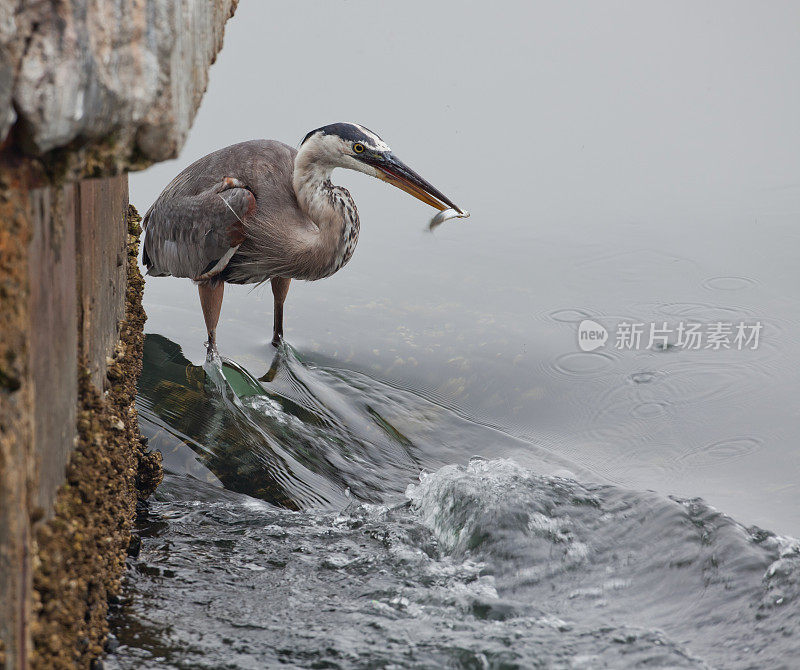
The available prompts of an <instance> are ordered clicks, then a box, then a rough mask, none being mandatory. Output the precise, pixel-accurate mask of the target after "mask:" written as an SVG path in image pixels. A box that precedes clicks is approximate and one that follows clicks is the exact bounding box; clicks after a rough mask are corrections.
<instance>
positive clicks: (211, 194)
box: [142, 173, 256, 279]
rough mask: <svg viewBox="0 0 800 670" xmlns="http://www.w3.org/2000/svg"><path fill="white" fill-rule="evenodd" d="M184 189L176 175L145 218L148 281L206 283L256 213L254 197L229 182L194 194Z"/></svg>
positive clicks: (224, 262) (237, 183)
mask: <svg viewBox="0 0 800 670" xmlns="http://www.w3.org/2000/svg"><path fill="white" fill-rule="evenodd" d="M185 187H186V181H185V175H184V173H181V175H178V177H176V179H175V180H173V182H172V183H171V184H170V185H169V186H167V188H166V189H164V192H163V193H162V194H161V195H160V196H159V198H158V200H156V202H155V203H154V204H153V206H152V207H151V208H150V210H149V211H148V212H147V214H146V215H145V218H144V221H143V227H144V229H145V241H144V252H143V256H142V260H143V262H144V264H145V265H146V266H147V270H148V274H150V275H155V276H161V277H163V276H169V275H171V276H173V277H190V278H192V279H209V278H211V277H213V276H214V275H216V274H218V273H219V272H221V271H222V270H223V269H225V266H226V265H227V264H228V262H229V261H230V259H231V258H232V257H233V254H234V253H236V250H237V249H238V247H239V245H240V244H242V242H244V240H245V239H246V235H245V232H244V219H245V217H246V216H247V215H248V214H249V213H251V212H252V211H253V210H254V209H255V205H256V201H255V196H254V195H253V193H252V191H250V190H249V189H248V188H247V187H246V185H245V184H244V183H243V182H241V181H240V180H238V179H235V178H231V177H226V178H224V179H222V180H221V181H218V182H217V183H214V184H212V185H211V186H209V187H208V188H205V189H204V190H202V191H200V192H199V193H191V192H190V193H186V192H185V191H186V190H187V189H186V188H185Z"/></svg>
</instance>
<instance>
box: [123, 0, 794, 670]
mask: <svg viewBox="0 0 800 670" xmlns="http://www.w3.org/2000/svg"><path fill="white" fill-rule="evenodd" d="M798 26H800V10H798V8H797V6H796V5H792V4H781V3H771V4H770V5H768V6H763V5H762V6H756V5H749V4H741V5H738V4H737V5H731V4H729V3H725V4H724V5H723V4H722V3H719V4H715V3H710V4H707V5H704V6H703V7H697V6H696V5H693V4H688V3H686V4H681V3H675V4H670V6H668V7H667V6H664V7H662V8H653V7H649V8H648V7H641V6H637V7H635V8H632V7H631V6H630V5H623V4H619V5H618V4H614V3H611V4H607V3H605V4H604V5H603V7H602V8H601V7H599V6H596V5H594V4H586V5H581V6H578V5H570V7H561V6H556V5H539V4H530V3H506V4H504V5H503V6H502V11H500V10H499V9H498V8H496V7H493V6H491V7H490V6H489V5H485V4H481V5H478V4H474V5H470V4H469V3H467V4H464V3H459V4H458V5H457V6H456V5H449V4H448V5H445V4H442V5H433V6H431V5H428V4H418V5H416V4H414V3H411V4H409V3H404V4H403V5H402V6H391V7H390V6H388V5H380V6H378V5H374V4H372V3H366V2H348V3H326V4H324V5H323V4H318V5H313V6H311V7H309V6H306V5H299V4H298V5H295V6H291V5H280V6H274V5H272V4H270V5H267V4H262V3H256V2H249V3H247V2H245V3H242V5H241V7H240V8H239V11H238V13H237V16H236V17H235V18H234V19H233V21H232V22H231V23H230V24H229V27H228V32H227V35H226V46H225V50H224V51H223V53H222V54H221V56H220V58H219V61H218V63H217V64H216V65H215V66H214V67H213V68H212V71H211V84H210V86H209V90H208V93H207V95H206V98H205V101H204V103H203V107H202V109H201V110H200V113H199V115H198V118H197V121H196V123H195V126H194V129H193V131H192V134H191V136H190V138H189V141H188V143H187V145H186V147H185V149H184V151H183V154H182V155H181V157H180V159H179V160H178V161H174V162H172V163H169V164H164V165H160V166H156V167H154V168H152V169H150V170H148V171H147V172H145V173H142V174H140V175H136V176H133V177H132V180H131V185H132V201H133V202H134V203H135V204H137V206H139V208H140V210H142V211H143V210H145V209H146V208H147V207H148V206H149V204H150V203H151V202H152V200H153V199H154V198H155V197H156V196H157V195H158V193H159V192H160V190H161V188H162V187H163V186H164V185H165V184H166V183H167V182H168V181H169V180H170V179H171V178H172V176H174V175H175V174H176V173H177V172H178V171H179V170H180V169H181V168H182V167H184V166H185V165H187V164H188V163H190V162H191V161H192V160H194V159H195V158H197V157H199V156H201V155H203V154H205V153H207V152H209V151H211V150H213V149H215V148H218V147H220V146H224V145H226V144H230V143H232V142H235V141H239V140H243V139H249V138H253V137H274V138H277V139H282V140H284V141H286V142H287V143H290V144H296V143H297V142H298V141H299V139H300V138H302V137H303V135H304V134H305V133H306V132H307V131H308V130H309V129H311V128H314V127H317V126H320V125H323V124H325V123H328V122H332V121H336V120H354V121H358V122H361V123H364V124H365V125H367V126H368V127H371V128H373V129H375V130H376V131H377V132H378V133H380V134H381V135H382V136H383V137H384V139H386V140H387V142H389V143H390V145H391V146H392V147H393V149H394V150H395V152H396V153H397V154H398V155H400V156H401V157H402V158H403V159H404V160H406V161H407V162H408V163H409V164H410V165H411V166H412V167H414V168H415V169H417V170H418V171H419V172H420V173H421V174H423V175H424V176H426V177H427V178H428V179H429V180H431V181H432V182H433V183H434V184H436V185H437V186H438V187H440V188H441V189H442V190H443V191H444V192H445V193H447V194H448V195H450V196H451V197H452V198H453V199H454V200H455V201H456V202H458V203H459V204H462V205H463V206H464V207H466V208H467V209H469V210H470V211H471V212H472V217H471V218H470V219H467V220H465V221H459V220H456V221H451V222H447V223H446V224H445V225H443V226H441V227H440V228H438V229H437V231H436V232H435V234H433V235H431V234H428V233H425V232H423V230H424V228H425V224H426V222H427V220H428V218H429V217H430V216H431V214H432V213H433V212H432V210H430V209H428V208H426V207H425V206H424V205H422V204H421V203H418V202H417V201H415V200H412V199H410V198H408V196H406V195H405V194H404V193H402V192H400V191H396V190H393V189H389V188H387V187H386V186H385V185H383V184H381V183H379V182H377V181H374V180H370V179H369V178H367V177H365V176H363V175H355V174H347V173H341V174H339V173H337V174H335V175H334V177H335V178H336V180H337V181H338V182H339V183H341V184H344V185H346V186H347V187H348V188H350V190H351V192H352V193H353V196H354V197H355V199H356V201H357V203H358V206H359V212H360V214H361V219H362V234H361V241H360V243H359V247H358V250H357V252H356V254H355V256H354V257H353V260H352V261H351V262H350V264H349V265H348V266H347V267H346V268H344V269H343V270H342V271H340V272H339V273H338V274H337V275H335V276H334V277H333V278H331V279H329V280H325V281H322V282H317V283H308V284H306V283H297V282H295V283H293V284H292V288H291V290H290V293H289V298H288V302H287V308H286V309H287V316H286V330H287V340H288V346H286V347H283V348H281V349H280V350H279V351H277V352H276V350H275V349H274V348H272V347H271V346H270V345H269V344H268V342H269V339H270V338H271V322H272V315H271V304H272V296H271V293H270V291H269V288H259V289H255V290H252V289H250V288H248V287H228V288H226V295H225V302H224V305H223V311H222V320H221V326H220V329H219V335H218V337H219V342H220V351H221V353H222V354H223V363H224V364H223V366H222V367H221V368H220V367H218V366H205V367H203V366H202V362H203V359H204V348H203V346H202V343H203V341H204V339H205V332H204V327H203V320H202V314H201V312H200V308H199V303H198V299H197V295H196V288H195V287H194V286H192V284H191V283H190V282H188V281H187V280H177V279H159V278H156V279H151V280H148V282H147V291H146V296H145V302H146V309H147V313H148V316H149V320H148V323H147V332H148V333H149V334H148V338H147V343H146V352H145V369H144V373H143V375H142V380H141V384H140V391H141V394H140V399H139V404H140V418H141V422H142V428H143V432H144V433H145V434H146V436H147V437H148V438H150V443H151V446H153V447H156V448H159V449H160V450H161V451H162V452H163V453H164V456H165V466H166V469H167V471H168V473H169V474H168V476H167V477H166V479H165V482H164V484H163V485H162V487H161V489H160V490H159V492H158V494H157V496H156V501H154V502H153V503H152V504H151V505H150V508H149V510H147V511H143V514H142V522H141V524H140V534H141V536H142V545H141V546H142V549H141V553H140V554H139V555H138V556H136V557H132V558H131V559H130V564H131V570H130V574H129V580H128V584H127V586H126V594H125V597H124V598H123V604H122V605H121V606H120V607H118V608H117V611H116V612H115V614H114V619H113V623H114V628H115V632H116V637H117V639H118V641H119V643H120V647H119V648H118V649H117V650H116V652H115V653H114V654H113V655H110V656H109V657H108V659H107V663H109V664H110V665H111V667H124V668H129V667H140V666H141V665H142V664H144V665H146V667H215V668H216V667H236V668H238V667H269V666H272V665H278V664H283V665H285V666H288V667H292V666H294V667H447V666H449V667H469V668H472V667H475V668H482V667H535V666H536V665H541V666H542V667H587V668H596V667H635V666H637V665H645V664H649V667H709V666H710V667H714V666H719V667H780V666H781V663H784V664H785V665H786V667H790V665H791V663H790V661H789V659H791V658H793V657H796V655H797V653H798V651H800V649H798V642H797V639H798V636H797V633H798V631H797V630H796V623H795V622H796V620H797V615H798V610H797V607H798V601H797V597H798V595H800V594H799V593H798V591H797V586H796V582H797V573H796V570H797V569H798V568H797V562H798V560H800V558H798V544H797V542H796V541H793V540H791V536H794V537H798V536H800V505H798V494H799V493H800V491H799V490H798V487H799V484H798V482H800V451H799V450H798V448H797V443H798V435H800V410H798V407H799V405H798V403H797V397H798V394H799V393H800V375H799V374H798V372H797V363H798V361H799V360H800V301H799V300H798V295H799V293H800V269H798V266H797V262H796V255H797V249H798V248H800V226H798V224H799V223H800V221H799V220H798V219H800V161H799V160H798V158H797V157H798V156H800V124H798V123H797V119H798V118H800V87H798V86H797V78H796V63H798V62H800V40H798V38H800V34H799V33H800V28H798ZM586 319H590V320H592V321H595V322H596V323H598V324H600V325H602V326H604V327H605V328H606V329H607V330H608V331H609V340H608V341H607V342H606V344H605V346H603V347H601V348H599V349H597V350H595V351H593V352H584V351H581V349H580V348H579V346H578V324H579V323H580V322H581V321H584V320H586ZM624 323H629V324H642V327H643V330H644V336H643V339H642V341H641V344H640V346H638V347H633V348H630V349H628V348H622V349H620V348H618V347H617V337H616V336H617V333H618V332H621V331H620V328H621V327H622V326H621V325H620V324H624ZM681 323H684V324H686V323H696V324H700V328H701V330H703V331H704V332H705V333H707V332H708V330H709V329H710V328H711V329H713V328H714V324H724V325H725V324H730V325H731V326H732V327H733V328H734V330H735V327H736V325H737V324H739V323H746V324H756V323H759V324H761V331H760V333H759V341H758V346H757V347H756V348H755V349H752V348H751V347H744V348H743V349H742V350H739V349H738V348H737V346H736V345H735V343H734V344H733V346H731V347H730V348H727V349H726V348H724V347H723V348H720V349H716V348H713V347H710V348H705V345H706V344H707V341H706V340H704V341H703V343H702V347H701V348H700V349H697V350H690V349H687V348H685V347H682V346H680V342H679V341H678V340H677V333H676V332H674V331H676V330H677V328H678V326H679V324H681ZM650 324H655V325H656V327H659V328H661V327H664V326H666V327H667V328H668V329H669V330H671V331H673V332H670V333H669V335H668V337H667V345H666V346H652V347H649V346H648V344H649V342H648V339H649V338H648V336H649V329H650ZM731 342H733V339H732V338H731ZM421 475H422V476H421ZM409 487H410V488H409ZM701 499H702V500H701ZM757 527H758V528H757ZM759 528H763V529H768V531H766V530H759ZM632 613H635V614H632Z"/></svg>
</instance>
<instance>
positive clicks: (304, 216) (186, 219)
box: [142, 123, 461, 356]
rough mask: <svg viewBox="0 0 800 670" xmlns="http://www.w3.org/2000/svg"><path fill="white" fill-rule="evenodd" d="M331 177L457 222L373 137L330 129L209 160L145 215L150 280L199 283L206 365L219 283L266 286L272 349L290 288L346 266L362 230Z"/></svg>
mask: <svg viewBox="0 0 800 670" xmlns="http://www.w3.org/2000/svg"><path fill="white" fill-rule="evenodd" d="M337 167H342V168H348V169H351V170H358V171H359V172H364V173H365V174H368V175H371V176H372V177H377V178H378V179H382V180H383V181H386V182H389V183H390V184H392V185H394V186H397V187H398V188H401V189H403V190H404V191H406V192H407V193H410V194H411V195H413V196H414V197H416V198H419V199H420V200H422V202H424V203H427V204H428V205H431V206H433V207H435V208H436V209H439V210H445V209H448V208H452V209H455V210H458V212H461V210H460V209H459V208H458V207H457V206H456V205H454V204H453V203H452V202H451V201H450V200H449V199H448V198H447V197H446V196H445V195H443V194H442V193H441V192H440V191H438V190H437V189H436V188H435V187H433V186H432V185H431V184H429V183H428V182H427V181H425V180H424V179H423V178H422V177H420V176H419V175H418V174H417V173H416V172H414V171H413V170H411V169H410V168H409V167H407V166H406V165H405V164H404V163H403V162H402V161H400V160H399V159H398V158H397V157H396V156H395V155H394V154H393V153H392V152H391V150H390V149H389V146H388V145H387V144H386V143H385V142H384V141H383V140H382V139H381V138H380V137H378V135H376V134H375V133H373V132H372V131H371V130H368V129H367V128H365V127H364V126H361V125H358V124H355V123H334V124H331V125H328V126H323V127H322V128H317V129H316V130H312V131H311V132H310V133H308V134H307V135H306V136H305V138H304V139H303V141H302V143H301V144H300V148H299V150H297V151H295V150H294V149H293V148H292V147H289V146H287V145H285V144H283V143H281V142H276V141H273V140H252V141H250V142H242V143H240V144H234V145H232V146H229V147H225V148H224V149H220V150H219V151H215V152H213V153H210V154H208V155H207V156H204V157H203V158H201V159H199V160H197V161H195V162H194V163H192V164H191V165H190V166H189V167H187V168H186V169H185V170H184V171H183V172H181V173H180V174H179V175H178V176H177V177H175V179H173V180H172V181H171V182H170V183H169V185H168V186H167V187H166V188H165V189H164V191H163V192H162V193H161V195H160V196H159V197H158V199H157V200H156V201H155V203H153V206H152V207H150V209H149V210H148V212H147V214H145V217H144V220H143V227H144V229H145V231H146V237H145V241H144V253H143V256H142V260H143V262H144V264H145V266H146V267H147V274H149V275H153V276H156V277H165V276H172V277H189V278H191V279H193V280H194V281H195V282H196V283H197V286H198V289H199V291H200V305H201V306H202V308H203V316H204V318H205V323H206V330H207V331H208V351H209V356H211V355H213V354H215V353H216V328H217V322H218V321H219V314H220V309H221V308H222V296H223V290H224V287H225V282H229V283H232V284H251V283H261V282H264V281H266V280H268V279H269V280H270V281H271V284H272V293H273V296H274V301H275V310H274V319H273V338H272V343H273V344H274V345H276V346H277V345H278V344H279V343H280V341H281V339H282V338H283V303H284V301H285V300H286V294H287V293H288V291H289V282H290V281H291V280H292V279H306V280H315V279H322V278H323V277H329V276H330V275H332V274H333V273H334V272H336V271H337V270H339V269H340V268H341V267H342V266H344V264H345V263H347V261H349V260H350V257H351V256H352V255H353V251H354V250H355V247H356V242H357V241H358V233H359V225H360V224H359V219H358V211H357V210H356V204H355V203H354V202H353V199H352V198H351V197H350V193H349V192H348V191H347V189H345V188H342V187H341V186H335V185H333V184H332V183H331V180H330V177H331V172H332V171H333V170H334V168H337Z"/></svg>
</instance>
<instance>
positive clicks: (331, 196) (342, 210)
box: [292, 148, 360, 274]
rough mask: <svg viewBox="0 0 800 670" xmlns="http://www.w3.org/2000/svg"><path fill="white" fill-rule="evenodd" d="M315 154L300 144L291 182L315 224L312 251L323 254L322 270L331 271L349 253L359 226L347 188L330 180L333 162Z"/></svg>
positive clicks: (298, 199)
mask: <svg viewBox="0 0 800 670" xmlns="http://www.w3.org/2000/svg"><path fill="white" fill-rule="evenodd" d="M315 158H316V157H315V156H314V154H313V152H310V151H304V150H303V148H301V150H300V151H299V152H298V154H297V156H296V157H295V165H294V175H293V177H292V185H293V186H294V191H295V194H296V196H297V202H298V204H299V205H300V208H301V209H302V210H303V211H304V212H305V214H306V215H307V216H308V217H309V218H310V219H311V220H312V221H313V222H314V223H315V224H316V225H317V227H318V228H319V236H318V238H317V240H316V241H315V245H314V246H315V247H316V248H315V249H314V250H313V252H314V254H315V255H320V256H322V257H324V259H323V258H320V263H323V262H324V263H327V264H328V268H327V270H326V272H327V273H328V274H332V273H333V272H336V270H338V269H339V268H341V267H342V266H343V265H344V264H345V263H347V261H348V260H350V257H351V256H352V255H353V251H354V250H355V246H356V243H357V242H358V233H359V228H360V227H359V219H358V211H357V210H356V205H355V202H353V199H352V198H351V197H350V193H349V192H348V191H347V189H346V188H343V187H341V186H335V185H334V184H333V183H332V182H331V173H332V172H333V170H334V168H335V167H336V166H335V165H331V164H330V163H328V162H326V161H324V160H315Z"/></svg>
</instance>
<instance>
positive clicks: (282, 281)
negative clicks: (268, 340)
mask: <svg viewBox="0 0 800 670" xmlns="http://www.w3.org/2000/svg"><path fill="white" fill-rule="evenodd" d="M290 281H292V280H291V279H289V278H288V277H273V278H272V279H271V280H270V283H271V284H272V295H273V297H274V298H275V311H274V317H273V321H272V344H273V346H276V347H277V346H278V345H279V344H280V343H281V340H282V339H283V303H284V301H285V300H286V294H287V293H288V292H289V282H290Z"/></svg>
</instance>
